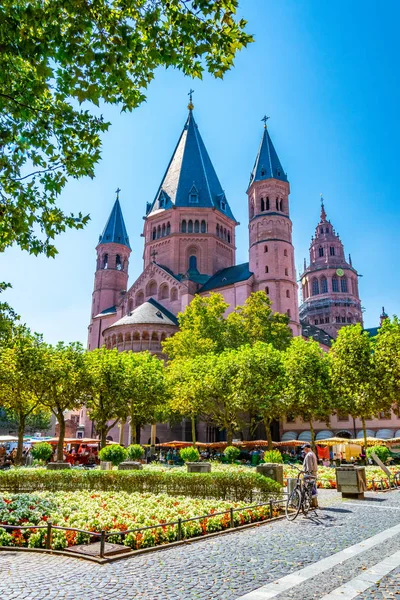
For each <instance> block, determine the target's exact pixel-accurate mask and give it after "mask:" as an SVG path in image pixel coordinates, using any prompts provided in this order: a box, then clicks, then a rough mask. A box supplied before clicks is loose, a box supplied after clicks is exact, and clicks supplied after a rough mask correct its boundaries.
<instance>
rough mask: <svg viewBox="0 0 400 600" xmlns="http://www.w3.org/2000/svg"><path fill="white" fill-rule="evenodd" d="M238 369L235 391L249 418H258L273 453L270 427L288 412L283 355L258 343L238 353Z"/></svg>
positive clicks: (269, 346) (269, 345) (267, 345)
mask: <svg viewBox="0 0 400 600" xmlns="http://www.w3.org/2000/svg"><path fill="white" fill-rule="evenodd" d="M237 359H238V364H239V369H238V372H237V374H236V378H235V382H234V385H235V391H236V394H237V395H238V397H239V398H240V399H241V402H242V403H243V406H244V407H245V408H246V410H248V411H249V412H250V414H255V415H258V416H259V417H260V418H261V419H262V421H263V423H264V426H265V431H266V434H267V440H268V448H269V450H272V436H271V424H272V422H273V421H274V420H279V419H281V418H282V417H283V415H284V414H286V412H287V408H288V403H287V402H288V401H287V397H285V395H284V391H285V384H286V377H285V369H284V366H283V361H282V352H281V351H279V350H276V349H275V348H274V347H273V346H272V344H265V343H263V342H257V343H255V344H254V346H244V347H242V348H240V349H239V350H238V351H237Z"/></svg>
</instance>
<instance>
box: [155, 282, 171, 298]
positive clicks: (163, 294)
mask: <svg viewBox="0 0 400 600" xmlns="http://www.w3.org/2000/svg"><path fill="white" fill-rule="evenodd" d="M158 296H159V298H160V300H166V299H167V298H168V297H169V289H168V285H167V284H166V283H163V284H162V285H161V286H160V289H159V291H158Z"/></svg>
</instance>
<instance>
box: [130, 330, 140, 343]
mask: <svg viewBox="0 0 400 600" xmlns="http://www.w3.org/2000/svg"><path fill="white" fill-rule="evenodd" d="M132 341H133V342H140V333H139V332H138V331H134V333H133V335H132Z"/></svg>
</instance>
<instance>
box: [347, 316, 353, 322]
mask: <svg viewBox="0 0 400 600" xmlns="http://www.w3.org/2000/svg"><path fill="white" fill-rule="evenodd" d="M352 321H353V317H352V316H351V315H349V316H348V317H347V322H348V323H352Z"/></svg>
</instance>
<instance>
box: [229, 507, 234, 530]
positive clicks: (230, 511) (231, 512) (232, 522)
mask: <svg viewBox="0 0 400 600" xmlns="http://www.w3.org/2000/svg"><path fill="white" fill-rule="evenodd" d="M229 516H230V520H231V527H232V528H233V527H235V523H234V520H233V508H232V507H231V508H230V509H229Z"/></svg>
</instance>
